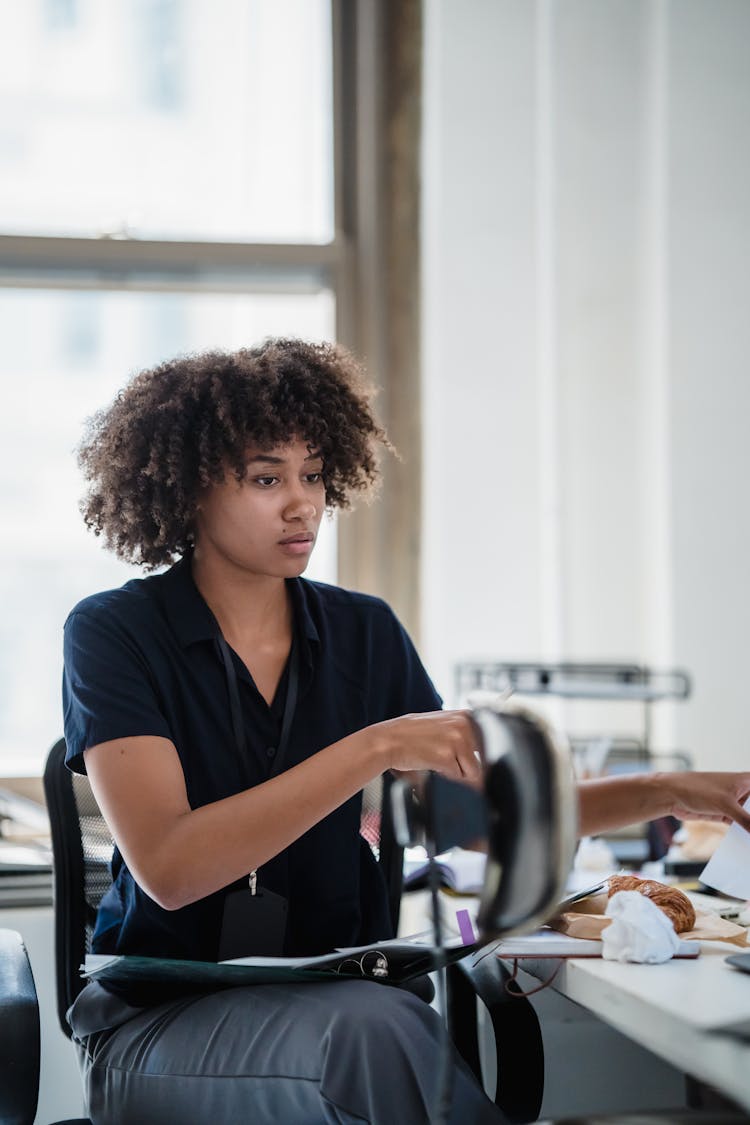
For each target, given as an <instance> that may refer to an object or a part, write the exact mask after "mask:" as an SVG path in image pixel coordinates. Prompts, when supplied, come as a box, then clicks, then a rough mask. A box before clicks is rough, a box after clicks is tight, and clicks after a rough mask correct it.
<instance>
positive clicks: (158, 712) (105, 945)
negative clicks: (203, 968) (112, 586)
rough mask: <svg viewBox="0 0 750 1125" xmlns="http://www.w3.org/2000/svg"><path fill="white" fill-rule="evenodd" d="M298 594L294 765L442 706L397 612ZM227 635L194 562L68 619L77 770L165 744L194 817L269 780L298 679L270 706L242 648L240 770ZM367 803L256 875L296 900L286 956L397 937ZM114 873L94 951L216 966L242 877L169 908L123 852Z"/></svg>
mask: <svg viewBox="0 0 750 1125" xmlns="http://www.w3.org/2000/svg"><path fill="white" fill-rule="evenodd" d="M288 586H289V589H290V591H291V595H292V600H293V606H294V616H295V630H296V636H297V644H298V646H299V648H298V651H299V693H298V698H297V705H296V709H295V713H294V719H293V723H292V727H291V733H290V738H289V746H288V750H287V755H286V759H285V762H284V767H283V768H288V767H289V766H292V765H295V764H296V763H298V762H301V761H303V760H304V759H305V758H309V757H310V755H311V754H314V753H315V752H316V751H318V750H321V749H322V748H323V747H324V746H328V745H330V744H331V743H333V742H337V741H338V740H339V739H341V738H344V737H345V736H346V735H349V734H352V733H353V732H354V731H357V730H360V729H361V728H362V727H365V726H369V725H370V724H371V723H377V722H380V721H382V720H384V719H389V718H395V717H396V716H398V715H402V714H407V713H409V712H415V711H433V710H437V709H439V708H440V706H441V700H440V697H439V696H438V694H437V692H436V691H435V688H434V687H433V685H432V683H431V682H430V680H429V678H428V676H427V673H426V672H425V670H424V668H423V666H422V664H421V663H420V660H419V657H418V656H417V654H416V652H415V650H414V647H413V645H412V643H411V641H410V640H409V637H408V636H407V634H406V633H405V631H404V629H403V628H402V626H401V625H400V624H399V622H398V621H397V619H396V617H395V616H394V614H393V613H392V611H391V610H390V609H389V608H388V606H387V605H386V604H385V602H383V601H381V600H380V599H378V598H373V597H369V596H367V595H364V594H357V593H352V592H350V591H347V590H342V589H339V588H337V587H334V586H327V585H324V584H322V583H318V582H308V581H306V580H305V579H302V578H297V579H292V580H289V581H288ZM219 636H220V632H219V627H218V624H217V622H216V619H215V618H214V616H213V614H212V613H211V610H210V609H209V608H208V605H207V604H206V602H205V601H204V600H203V598H202V597H201V595H200V593H199V592H198V589H197V587H196V586H195V583H194V582H193V579H192V575H191V570H190V559H189V558H185V559H183V560H181V561H180V562H178V563H177V564H176V565H175V566H173V567H172V568H171V569H170V570H168V571H166V572H165V573H163V574H159V575H155V576H152V577H148V578H142V579H135V580H133V581H131V582H128V583H126V584H125V585H124V586H123V587H121V588H120V589H117V590H109V591H106V592H105V593H101V594H95V595H93V596H92V597H89V598H86V599H85V600H84V601H82V602H80V603H79V604H78V605H77V606H76V607H75V609H74V610H73V611H72V613H71V614H70V616H69V617H68V620H67V622H66V623H65V645H64V652H65V668H64V675H63V703H64V713H65V739H66V742H67V748H68V750H67V762H68V765H69V766H70V768H71V769H72V770H74V771H77V772H79V773H83V772H85V766H84V760H83V751H84V750H86V749H87V748H89V747H91V746H96V745H98V744H99V743H103V742H109V741H111V740H112V739H116V738H127V737H129V736H136V735H155V736H159V737H162V738H168V739H170V740H171V741H172V742H173V743H174V745H175V746H176V748H177V752H178V754H179V756H180V761H181V763H182V768H183V771H184V774H185V782H186V786H187V794H188V799H189V801H190V804H191V807H193V808H197V807H199V806H200V805H204V804H208V803H210V802H212V801H218V800H220V799H221V798H223V797H228V796H230V795H231V794H233V793H237V792H239V791H240V790H242V789H245V788H248V787H249V786H250V785H256V784H260V783H261V782H262V781H264V780H266V779H267V778H268V776H269V773H270V770H271V768H272V763H273V761H274V756H275V754H276V748H277V744H278V742H279V736H280V731H281V723H282V717H283V711H284V703H285V699H286V687H287V676H288V670H287V671H286V672H285V673H284V675H283V677H282V680H281V682H280V684H279V688H278V691H277V693H276V698H275V699H274V701H273V704H272V706H271V707H269V706H268V705H267V703H266V702H265V700H264V699H263V697H262V696H261V695H260V693H259V692H258V690H257V688H256V687H255V684H254V683H253V680H252V677H251V676H250V674H249V672H248V671H247V668H246V667H245V665H244V664H243V663H242V661H241V660H240V659H239V657H237V656H236V654H234V653H232V658H233V660H234V664H235V669H236V673H237V680H238V684H239V692H240V700H241V707H242V714H243V718H244V722H245V728H246V732H247V750H246V755H245V759H244V760H241V758H240V755H239V751H238V747H237V741H236V738H235V735H234V732H233V727H232V718H231V708H230V701H229V694H228V693H229V686H228V684H227V672H226V668H225V666H224V664H223V662H222V657H221V652H220V649H219V645H218V641H217V638H218V637H219ZM103 752H105V753H106V751H103ZM157 752H158V751H157ZM360 806H361V796H356V797H352V798H351V799H350V800H348V801H346V802H345V804H343V805H342V806H341V807H340V808H338V809H336V810H335V811H334V812H332V813H331V814H330V815H329V816H327V817H325V818H324V819H323V820H322V821H320V823H319V824H317V825H315V826H314V827H313V828H311V829H310V830H309V831H308V832H306V833H305V834H304V835H303V836H301V837H300V839H299V840H297V841H296V842H295V843H294V844H292V845H291V846H290V847H289V848H287V849H286V850H285V851H284V852H282V853H281V855H279V856H276V857H275V858H274V859H273V860H271V861H270V862H269V863H267V864H265V865H264V866H263V867H262V868H261V869H260V871H259V873H258V880H259V883H260V884H261V885H262V886H265V887H267V888H268V889H270V890H273V891H276V892H277V893H279V894H282V895H284V897H285V898H287V899H288V901H289V914H288V922H287V940H286V952H287V953H288V954H289V955H295V954H303V953H309V954H313V953H319V952H326V951H328V950H331V949H334V948H336V947H341V946H350V945H357V944H360V943H364V942H368V941H378V940H381V939H383V938H384V937H387V936H388V935H389V933H390V922H389V920H388V910H387V904H386V898H385V888H384V885H383V883H382V879H381V877H380V873H379V871H378V870H377V867H376V865H375V862H374V859H373V856H372V852H371V851H370V848H369V846H368V845H367V844H365V843H364V841H363V840H362V839H361V837H360V835H359V818H360ZM292 812H293V810H292ZM112 866H113V876H114V884H113V886H112V888H111V890H110V891H109V892H108V893H107V895H106V897H105V898H104V900H103V901H102V904H101V906H100V908H99V915H98V919H97V925H96V931H95V935H94V945H93V948H94V951H95V952H97V953H127V954H143V955H150V956H162V957H184V958H190V959H196V960H216V957H217V950H218V941H219V932H220V927H221V919H222V913H223V906H224V898H225V896H226V894H227V893H228V892H229V891H230V890H235V889H237V888H238V887H240V886H246V885H247V884H246V881H245V880H243V881H241V882H239V883H234V884H231V885H229V886H227V887H225V888H223V889H222V890H220V891H217V892H216V893H214V894H212V895H209V896H208V897H207V898H204V899H201V900H200V901H198V902H195V903H191V904H190V905H189V906H185V907H183V908H181V909H179V910H175V911H167V910H164V909H162V908H161V907H160V906H158V905H157V903H155V902H154V901H153V899H151V898H149V896H148V895H147V894H145V893H144V892H143V891H142V890H141V888H140V887H139V886H138V885H137V884H136V883H135V881H134V879H133V877H132V876H131V874H130V872H129V871H128V869H127V867H126V865H125V863H124V862H123V859H122V856H121V855H120V854H119V852H118V851H117V849H115V852H114V856H113V861H112Z"/></svg>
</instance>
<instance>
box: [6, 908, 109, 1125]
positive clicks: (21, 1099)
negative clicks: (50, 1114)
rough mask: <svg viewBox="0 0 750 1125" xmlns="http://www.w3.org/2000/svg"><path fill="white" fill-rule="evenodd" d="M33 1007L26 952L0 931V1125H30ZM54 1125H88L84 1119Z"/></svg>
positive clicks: (36, 1041)
mask: <svg viewBox="0 0 750 1125" xmlns="http://www.w3.org/2000/svg"><path fill="white" fill-rule="evenodd" d="M39 1052H40V1037H39V1003H38V1000H37V994H36V987H35V985H34V977H33V974H32V972H31V964H30V962H29V956H28V953H27V952H26V947H25V945H24V944H23V941H22V939H21V935H20V934H18V933H16V932H15V930H2V929H0V1122H2V1125H32V1122H33V1121H34V1118H35V1116H36V1108H37V1102H38V1099H39ZM57 1125H91V1122H90V1121H89V1119H88V1118H80V1117H79V1118H75V1119H68V1120H67V1121H64V1122H62V1121H61V1122H58V1123H57Z"/></svg>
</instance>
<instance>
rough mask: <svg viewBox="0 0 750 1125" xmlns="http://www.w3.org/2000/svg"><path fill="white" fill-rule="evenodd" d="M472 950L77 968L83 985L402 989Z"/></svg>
mask: <svg viewBox="0 0 750 1125" xmlns="http://www.w3.org/2000/svg"><path fill="white" fill-rule="evenodd" d="M475 949H476V945H475V944H471V945H465V944H464V943H462V942H460V941H459V942H452V943H449V945H448V947H447V948H445V949H442V950H440V949H436V948H435V946H433V945H425V944H423V943H418V942H412V941H408V940H405V939H390V940H388V941H383V942H378V943H374V944H372V945H361V946H356V947H353V948H350V949H337V950H334V951H333V952H332V953H324V954H322V955H320V956H316V957H238V958H235V959H233V960H231V961H218V962H215V961H187V960H178V959H175V958H168V957H136V956H128V955H105V954H89V955H88V956H87V957H86V960H85V962H84V964H83V965H82V966H81V976H82V977H84V979H86V980H98V981H104V982H107V983H109V984H113V985H120V986H132V985H175V986H177V985H181V986H189V987H191V988H196V989H200V988H207V989H213V988H233V987H237V986H239V985H243V984H270V983H278V982H281V981H297V982H299V981H312V980H332V979H349V980H351V979H362V978H363V977H365V978H367V979H371V980H376V981H378V982H379V983H381V984H403V983H405V982H406V981H409V980H412V979H414V978H415V977H419V976H422V975H423V974H425V973H428V972H432V971H433V970H435V969H437V968H438V967H439V966H440V965H441V964H446V963H452V962H453V961H458V960H460V959H461V958H463V957H466V956H468V955H469V954H470V953H473V952H474V951H475Z"/></svg>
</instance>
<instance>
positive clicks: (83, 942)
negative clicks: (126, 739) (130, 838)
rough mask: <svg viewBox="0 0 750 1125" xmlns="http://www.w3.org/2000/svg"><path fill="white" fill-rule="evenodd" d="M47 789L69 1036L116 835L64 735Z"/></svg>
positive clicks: (61, 999)
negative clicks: (70, 757) (69, 755)
mask: <svg viewBox="0 0 750 1125" xmlns="http://www.w3.org/2000/svg"><path fill="white" fill-rule="evenodd" d="M44 792H45V797H46V800H47V811H48V813H49V819H50V831H51V836H52V855H53V864H54V902H55V969H56V979H57V1015H58V1019H59V1021H60V1027H61V1028H62V1029H63V1031H64V1032H65V1034H66V1035H67V1036H70V1027H69V1025H68V1021H67V1019H66V1015H65V1013H66V1012H67V1010H68V1008H69V1007H70V1005H71V1004H72V1003H73V1001H74V1000H75V998H76V996H77V995H78V993H79V992H80V991H81V989H82V988H83V985H84V982H83V980H82V979H81V976H80V973H79V967H80V965H81V964H82V963H83V960H84V958H85V956H86V954H87V953H89V952H90V950H91V935H92V933H93V930H94V923H95V921H96V911H97V908H98V906H99V903H100V902H101V900H102V898H103V897H104V895H105V893H106V891H107V890H108V889H109V887H110V885H111V883H112V876H111V869H110V861H111V859H112V848H113V841H112V836H111V834H110V831H109V829H108V828H107V825H106V823H105V821H104V817H103V816H102V814H101V812H100V810H99V806H98V805H97V803H96V799H95V798H94V794H93V793H92V791H91V786H90V785H89V783H88V780H87V778H85V777H83V776H81V775H79V774H74V773H71V772H70V770H69V769H68V768H67V766H66V765H65V740H64V739H62V738H61V739H59V740H58V741H57V742H56V743H55V745H54V746H53V747H52V749H51V750H50V752H49V754H48V756H47V763H46V765H45V768H44Z"/></svg>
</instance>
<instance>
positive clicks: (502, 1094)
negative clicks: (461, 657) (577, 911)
mask: <svg viewBox="0 0 750 1125" xmlns="http://www.w3.org/2000/svg"><path fill="white" fill-rule="evenodd" d="M390 785H391V779H390V777H389V776H387V777H385V778H383V780H382V781H380V780H378V781H376V782H373V783H372V784H371V785H369V786H368V787H367V788H366V790H365V793H364V797H363V803H362V817H361V833H362V835H363V836H364V838H365V839H366V840H367V842H368V843H369V845H370V847H371V848H372V850H373V853H374V854H375V856H376V858H377V860H378V863H379V865H380V868H381V871H382V872H383V875H384V878H385V882H386V887H387V889H388V899H389V903H390V909H391V917H392V920H393V925H394V930H396V929H397V927H398V915H399V904H400V901H401V892H402V867H403V848H402V847H401V846H399V844H398V843H397V841H396V838H395V835H394V832H393V823H392V810H391V802H390V799H389V790H390ZM44 792H45V797H46V801H47V810H48V812H49V818H50V829H51V836H52V852H53V856H54V899H55V962H56V966H55V967H56V982H57V1014H58V1020H59V1023H60V1027H61V1028H62V1030H63V1032H64V1033H65V1035H67V1036H68V1038H70V1034H71V1029H70V1026H69V1024H68V1021H67V1018H66V1012H67V1011H68V1009H69V1008H70V1006H71V1004H72V1003H73V1001H74V1000H75V998H76V997H77V996H78V994H79V992H81V990H82V989H83V987H84V982H83V980H82V979H81V977H80V974H79V971H78V970H79V966H80V965H81V964H82V963H83V961H84V959H85V957H86V954H87V953H88V952H89V951H90V949H91V936H92V933H93V929H94V923H95V921H96V911H97V907H98V906H99V903H100V902H101V900H102V898H103V897H104V894H105V893H106V891H107V889H108V888H109V886H110V883H111V875H110V868H109V861H110V858H111V855H112V847H113V841H112V836H111V834H110V832H109V829H108V828H107V825H106V823H105V821H104V818H103V817H102V815H101V812H100V811H99V807H98V805H97V803H96V799H95V797H94V795H93V793H92V791H91V787H90V785H89V783H88V779H87V778H86V777H84V776H81V775H79V774H73V773H71V771H70V770H69V769H68V768H67V767H66V765H65V741H64V739H59V740H58V741H57V742H56V743H55V744H54V746H53V747H52V748H51V750H50V751H49V754H48V756H47V762H46V765H45V769H44ZM492 960H494V959H493V958H490V959H488V961H492ZM506 979H507V974H506V973H505V970H504V969H502V967H500V966H499V965H498V966H496V967H495V968H494V971H493V970H492V969H491V967H490V965H489V963H488V964H487V965H485V966H484V967H481V966H480V967H478V968H477V969H472V970H470V969H469V968H468V967H467V966H465V965H463V964H461V963H459V964H458V965H454V966H452V967H451V969H450V970H449V978H448V985H449V1006H448V1013H447V1016H448V1024H449V1028H450V1031H451V1036H452V1038H453V1040H454V1042H455V1043H456V1046H457V1049H458V1050H459V1052H460V1053H461V1055H462V1056H463V1057H464V1059H465V1060H466V1062H467V1063H468V1065H469V1066H470V1067H471V1068H472V1070H473V1071H474V1073H475V1074H476V1075H477V1077H478V1078H479V1080H480V1081H481V1079H482V1075H481V1066H480V1057H479V1041H478V1034H477V1022H476V1021H477V1009H476V998H477V996H479V997H480V999H481V1000H482V1001H483V1003H484V1004H485V1006H486V1008H487V1010H488V1012H489V1015H490V1019H491V1021H492V1025H493V1028H494V1031H495V1041H496V1049H497V1055H498V1071H497V1073H498V1075H502V1082H500V1081H499V1082H498V1093H497V1095H496V1099H495V1100H496V1102H497V1104H498V1105H499V1106H500V1107H501V1108H503V1109H504V1110H505V1112H506V1115H507V1116H508V1117H509V1119H510V1120H511V1121H513V1122H519V1123H520V1122H526V1121H533V1120H534V1119H535V1117H536V1116H537V1115H538V1111H539V1105H540V1104H541V1092H542V1089H543V1084H544V1083H543V1075H544V1058H543V1052H542V1038H541V1031H540V1029H539V1023H538V1020H537V1017H536V1013H535V1011H534V1009H533V1007H532V1006H531V1004H530V1003H529V1001H528V1000H525V999H524V998H522V997H520V996H519V997H511V996H510V995H508V993H507V992H506V991H505V987H504V985H505V980H506ZM426 984H427V986H428V987H429V989H430V990H431V989H432V985H431V982H430V981H429V980H428V981H426ZM414 991H416V992H417V993H418V994H419V995H423V991H422V990H421V989H420V988H419V987H418V986H417V987H415V988H414ZM423 998H425V999H430V996H429V995H427V994H426V990H425V995H423Z"/></svg>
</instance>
